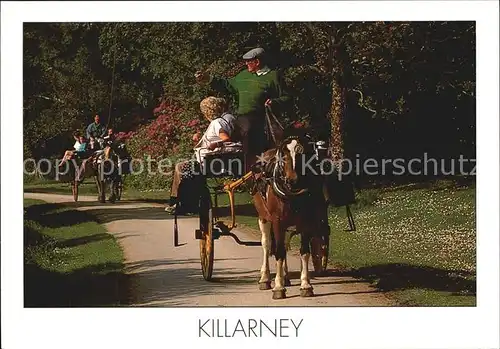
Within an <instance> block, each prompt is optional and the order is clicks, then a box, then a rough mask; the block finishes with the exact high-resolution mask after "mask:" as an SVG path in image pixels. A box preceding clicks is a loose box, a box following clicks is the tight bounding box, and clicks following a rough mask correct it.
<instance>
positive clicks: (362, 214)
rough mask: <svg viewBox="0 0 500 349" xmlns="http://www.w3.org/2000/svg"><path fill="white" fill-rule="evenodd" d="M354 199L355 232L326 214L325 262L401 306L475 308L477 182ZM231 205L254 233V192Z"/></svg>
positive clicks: (224, 210)
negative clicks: (327, 256) (327, 245)
mask: <svg viewBox="0 0 500 349" xmlns="http://www.w3.org/2000/svg"><path fill="white" fill-rule="evenodd" d="M58 185H59V186H61V184H58ZM46 188H47V187H46ZM47 189H48V190H51V189H52V188H47ZM48 192H50V191H48ZM52 192H53V191H52ZM64 193H70V189H69V187H68V188H67V189H65V192H64ZM167 197H168V191H164V192H159V191H157V192H134V191H133V190H129V191H128V192H126V193H124V198H125V199H139V200H152V201H162V200H165V199H166V198H167ZM356 199H357V202H356V204H355V205H352V206H351V210H352V212H353V214H354V219H355V222H356V226H357V229H356V231H354V232H352V231H346V229H347V228H348V223H347V217H346V211H345V208H343V207H341V208H331V209H330V211H329V223H330V226H331V231H332V234H331V243H330V244H331V248H330V265H333V266H335V267H336V268H339V269H341V270H344V271H345V273H346V275H352V276H355V277H359V278H363V279H365V280H369V281H371V282H372V283H373V285H374V286H376V287H377V288H378V289H379V290H381V291H384V292H386V293H387V294H388V295H390V296H391V297H392V298H394V299H395V301H396V302H397V303H398V304H400V305H405V306H475V304H476V222H475V186H473V185H472V186H461V185H457V184H456V183H454V182H453V181H435V182H429V183H425V184H411V185H405V186H397V187H387V188H382V189H365V190H361V191H359V192H358V193H357V194H356ZM218 201H219V202H218V204H219V206H220V207H221V209H220V212H219V213H220V215H221V216H223V218H224V219H226V220H227V219H229V216H230V211H229V202H228V198H227V195H221V196H219V200H218ZM236 202H237V207H236V215H237V218H236V222H237V224H238V225H239V226H240V227H241V226H243V227H246V228H251V229H255V230H258V224H257V219H256V218H255V217H256V211H255V208H254V207H253V204H252V199H251V197H250V196H249V195H248V194H247V193H236ZM298 239H299V237H298V236H296V237H294V239H293V241H292V245H293V246H294V247H295V248H297V246H298V243H299V240H298Z"/></svg>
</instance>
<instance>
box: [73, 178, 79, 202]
mask: <svg viewBox="0 0 500 349" xmlns="http://www.w3.org/2000/svg"><path fill="white" fill-rule="evenodd" d="M71 191H72V192H73V200H75V202H77V201H78V182H77V181H76V180H74V181H73V183H71Z"/></svg>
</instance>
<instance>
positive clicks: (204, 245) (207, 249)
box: [200, 196, 214, 281]
mask: <svg viewBox="0 0 500 349" xmlns="http://www.w3.org/2000/svg"><path fill="white" fill-rule="evenodd" d="M200 208H201V209H200V230H201V231H202V232H203V238H202V239H201V240H200V260H201V272H202V274H203V278H204V279H205V280H207V281H210V280H211V279H212V272H213V270H214V237H213V225H212V223H213V222H212V218H213V211H212V205H211V204H210V196H208V197H207V196H205V197H204V198H203V199H202V202H201V205H200Z"/></svg>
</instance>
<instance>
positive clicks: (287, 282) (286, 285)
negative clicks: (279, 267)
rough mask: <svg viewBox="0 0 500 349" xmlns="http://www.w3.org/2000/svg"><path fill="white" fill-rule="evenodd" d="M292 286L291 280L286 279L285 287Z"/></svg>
mask: <svg viewBox="0 0 500 349" xmlns="http://www.w3.org/2000/svg"><path fill="white" fill-rule="evenodd" d="M290 286H292V283H291V282H290V279H285V287H290Z"/></svg>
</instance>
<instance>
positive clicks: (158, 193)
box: [24, 180, 170, 202]
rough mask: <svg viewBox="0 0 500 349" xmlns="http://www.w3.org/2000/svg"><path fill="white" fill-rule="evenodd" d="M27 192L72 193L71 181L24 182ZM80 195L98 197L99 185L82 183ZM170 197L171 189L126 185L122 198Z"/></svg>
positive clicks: (87, 181)
mask: <svg viewBox="0 0 500 349" xmlns="http://www.w3.org/2000/svg"><path fill="white" fill-rule="evenodd" d="M24 191H25V192H32V193H48V194H62V195H72V192H71V187H70V184H69V183H63V182H57V181H36V182H31V183H25V184H24ZM78 194H79V195H90V196H96V198H97V187H96V185H95V183H94V182H92V181H91V180H86V181H84V182H83V183H82V184H80V186H79V189H78ZM169 197H170V191H169V190H167V189H166V190H154V191H153V190H150V191H140V190H136V189H134V188H127V186H125V187H124V190H123V194H122V199H123V200H151V201H158V202H164V201H166V200H167V199H168V198H169Z"/></svg>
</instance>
